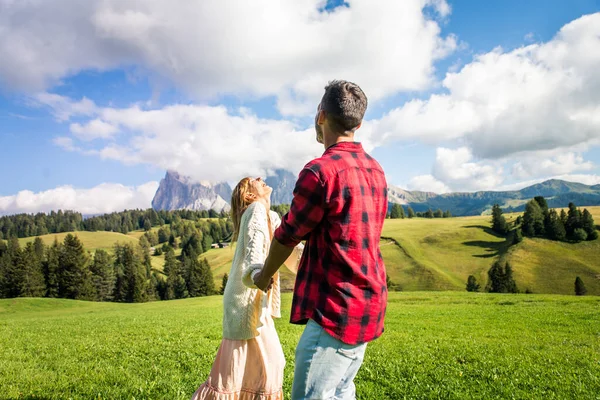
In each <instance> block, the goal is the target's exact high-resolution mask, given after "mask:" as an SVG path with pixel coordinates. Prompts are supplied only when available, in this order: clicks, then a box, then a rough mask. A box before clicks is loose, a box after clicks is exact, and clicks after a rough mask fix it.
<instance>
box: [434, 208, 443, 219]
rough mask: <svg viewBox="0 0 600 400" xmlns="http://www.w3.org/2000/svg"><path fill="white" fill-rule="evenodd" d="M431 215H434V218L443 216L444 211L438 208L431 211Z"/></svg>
mask: <svg viewBox="0 0 600 400" xmlns="http://www.w3.org/2000/svg"><path fill="white" fill-rule="evenodd" d="M433 216H434V218H442V217H443V216H444V212H443V211H442V210H440V209H439V208H438V209H437V210H435V212H434V213H433Z"/></svg>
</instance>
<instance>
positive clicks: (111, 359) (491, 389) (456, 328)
mask: <svg viewBox="0 0 600 400" xmlns="http://www.w3.org/2000/svg"><path fill="white" fill-rule="evenodd" d="M221 301H222V297H220V296H213V297H208V298H196V299H187V300H176V301H168V302H154V303H146V304H111V303H91V302H81V301H72V300H53V299H9V300H0V343H2V346H0V387H1V388H2V390H0V399H170V400H172V399H189V398H190V396H191V395H192V393H193V392H194V391H195V389H196V388H197V387H198V386H199V385H200V384H201V383H202V382H203V381H204V379H206V377H207V374H208V372H209V371H210V368H211V365H212V362H213V360H214V356H215V354H216V351H217V347H218V345H219V342H220V339H221V317H222V303H221ZM290 301H291V296H290V295H289V294H285V295H284V296H283V303H284V304H283V311H284V315H283V318H282V319H281V320H278V321H277V323H276V324H277V329H278V333H279V336H280V339H281V343H282V346H283V348H284V353H285V356H286V360H287V365H286V369H285V382H284V391H285V393H286V398H289V392H290V388H291V383H292V376H293V362H294V349H295V346H296V344H297V342H298V338H299V336H300V334H301V332H302V327H300V326H295V325H290V324H289V323H288V322H287V321H288V318H289V308H290ZM599 307H600V298H598V297H575V296H559V295H490V294H473V293H464V292H462V293H461V292H413V293H391V294H390V299H389V304H388V313H387V317H386V331H385V333H384V335H383V336H382V337H381V338H379V339H377V340H376V341H374V342H372V343H371V344H369V346H368V348H367V353H366V358H365V362H364V364H363V367H362V369H361V371H360V373H359V375H358V376H357V378H356V384H357V391H358V399H378V400H379V399H402V398H406V399H439V398H443V399H512V398H518V399H598V398H600V313H599V312H598V309H599Z"/></svg>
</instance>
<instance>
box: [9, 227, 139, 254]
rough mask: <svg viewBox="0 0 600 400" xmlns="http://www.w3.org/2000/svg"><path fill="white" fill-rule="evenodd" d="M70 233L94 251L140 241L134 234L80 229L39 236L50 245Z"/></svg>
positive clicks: (24, 242) (29, 239)
mask: <svg viewBox="0 0 600 400" xmlns="http://www.w3.org/2000/svg"><path fill="white" fill-rule="evenodd" d="M69 233H71V234H72V235H76V236H77V237H78V238H79V240H81V243H83V246H84V247H85V249H86V250H89V251H91V252H94V251H96V250H98V249H104V250H108V251H112V248H113V246H114V244H115V243H117V242H120V243H138V239H139V238H136V237H135V236H134V235H124V234H122V233H117V232H104V231H101V232H86V231H78V232H65V233H51V234H49V235H43V236H39V237H40V238H41V239H42V240H43V241H44V244H45V245H47V246H49V245H51V244H52V243H54V239H57V240H58V241H59V242H62V241H63V240H64V239H65V236H67V235H68V234H69ZM140 236H141V235H140ZM34 239H35V238H34V237H27V238H21V239H19V243H20V245H21V247H23V246H25V244H26V243H27V242H32V241H33V240H34Z"/></svg>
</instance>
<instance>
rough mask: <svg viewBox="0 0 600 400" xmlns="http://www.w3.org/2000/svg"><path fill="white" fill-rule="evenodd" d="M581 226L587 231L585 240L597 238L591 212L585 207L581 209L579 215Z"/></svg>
mask: <svg viewBox="0 0 600 400" xmlns="http://www.w3.org/2000/svg"><path fill="white" fill-rule="evenodd" d="M581 228H582V229H583V230H584V231H585V232H586V233H587V240H596V239H598V231H597V230H596V224H595V222H594V218H593V217H592V214H590V212H589V211H588V210H587V208H586V209H584V210H583V214H582V216H581Z"/></svg>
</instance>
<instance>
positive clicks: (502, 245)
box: [462, 225, 510, 258]
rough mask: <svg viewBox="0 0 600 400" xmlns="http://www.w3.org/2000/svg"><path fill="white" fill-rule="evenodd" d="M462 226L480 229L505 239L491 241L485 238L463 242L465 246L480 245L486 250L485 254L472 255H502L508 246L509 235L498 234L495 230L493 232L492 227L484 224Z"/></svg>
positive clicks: (483, 256)
mask: <svg viewBox="0 0 600 400" xmlns="http://www.w3.org/2000/svg"><path fill="white" fill-rule="evenodd" d="M463 228H470V229H481V230H482V231H484V232H485V233H487V234H489V235H492V236H494V237H497V238H499V239H505V240H504V241H502V242H492V241H487V240H471V241H469V242H463V243H462V244H464V245H465V246H473V247H480V248H482V249H484V250H485V251H486V254H473V257H477V258H495V257H502V256H504V255H505V254H506V253H507V252H508V248H509V247H510V243H509V238H510V235H509V237H506V236H503V235H500V234H499V233H497V232H494V231H493V230H492V228H490V227H489V226H485V225H465V226H463Z"/></svg>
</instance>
